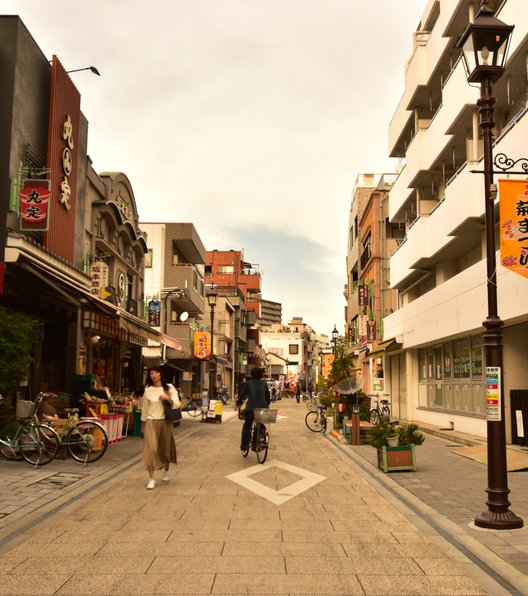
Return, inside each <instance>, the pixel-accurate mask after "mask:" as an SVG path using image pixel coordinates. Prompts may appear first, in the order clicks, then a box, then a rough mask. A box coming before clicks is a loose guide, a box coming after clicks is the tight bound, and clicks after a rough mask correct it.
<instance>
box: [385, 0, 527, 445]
mask: <svg viewBox="0 0 528 596" xmlns="http://www.w3.org/2000/svg"><path fill="white" fill-rule="evenodd" d="M496 5H497V6H498V12H497V17H498V18H500V19H501V20H502V21H504V22H505V23H508V24H512V25H515V30H514V32H513V35H512V40H511V46H510V51H509V57H508V62H507V67H506V72H505V74H504V76H503V77H502V78H501V79H500V80H498V82H496V83H495V84H494V86H493V94H494V97H495V99H496V104H495V114H494V120H495V130H494V153H495V155H497V154H499V153H504V154H505V155H506V156H508V157H510V158H512V159H514V160H516V159H519V158H520V157H523V156H525V155H526V138H528V117H526V112H527V110H526V108H527V67H526V64H527V63H526V56H527V51H528V20H527V19H526V2H525V1H523V0H505V1H503V2H497V3H496ZM478 6H479V3H478V2H470V1H469V0H441V1H431V2H429V3H428V5H427V8H426V10H425V12H424V14H423V17H422V19H421V21H420V24H419V27H418V29H417V30H416V32H415V33H414V38H413V39H414V47H413V52H412V55H411V57H410V59H409V61H408V62H407V64H406V65H405V90H404V93H403V96H402V98H401V100H400V102H399V104H398V106H397V107H396V110H395V113H394V116H393V118H392V121H391V123H390V128H389V149H390V155H391V156H392V157H396V158H399V159H400V160H401V164H402V169H401V172H400V174H399V177H398V179H397V180H396V182H395V183H394V185H393V186H392V188H391V189H390V193H389V219H390V222H391V223H392V224H394V225H399V226H401V227H402V228H403V229H404V230H405V236H404V240H403V242H402V243H401V244H400V245H399V246H398V247H397V249H396V251H395V252H394V254H393V255H392V256H391V258H390V281H391V287H392V288H393V289H397V290H398V292H399V308H398V310H396V311H395V312H393V313H390V314H388V315H387V316H386V317H385V318H384V334H383V340H384V341H395V342H396V341H397V342H398V343H401V350H400V352H399V353H396V354H394V355H390V354H389V355H387V358H386V363H385V365H386V371H385V372H386V376H387V377H388V381H389V387H390V389H391V393H392V395H393V396H397V403H396V404H394V403H393V406H394V409H395V411H396V414H398V415H400V416H402V417H403V418H409V419H415V420H418V421H421V422H423V423H430V424H433V425H435V426H440V427H444V428H449V427H454V428H455V429H457V430H460V431H462V432H468V433H471V434H474V435H479V436H482V437H484V436H486V418H485V403H486V394H485V378H484V375H485V366H486V362H485V358H484V350H483V331H484V328H483V325H482V322H483V321H484V320H485V318H486V317H487V308H488V302H487V272H486V258H485V256H486V252H485V246H486V242H485V228H484V210H485V202H484V196H485V195H484V180H483V176H482V174H481V173H474V172H473V170H476V171H477V172H478V171H479V170H480V171H482V169H483V164H482V159H483V144H482V140H481V139H480V137H479V126H478V124H479V114H478V108H477V105H476V104H477V100H478V98H479V94H480V89H479V85H469V84H468V82H467V78H466V73H465V70H464V67H463V63H462V61H461V59H460V50H459V49H457V48H456V44H457V42H458V40H459V39H460V37H461V35H462V33H463V32H464V31H465V29H466V28H467V26H468V24H469V23H470V21H472V20H473V18H474V15H475V12H476V11H477V10H478ZM500 178H501V176H495V182H499V181H500ZM502 178H505V176H502ZM500 201H501V186H500V183H499V191H498V193H497V198H496V203H495V204H496V207H497V206H498V205H499V204H500ZM497 211H498V210H497ZM496 217H497V225H496V237H497V247H498V246H499V241H498V240H499V236H500V229H499V223H498V214H497V216H496ZM496 273H497V290H498V308H499V315H500V317H501V319H502V320H503V322H504V327H503V343H504V363H503V371H504V399H505V421H506V432H507V438H508V440H511V438H512V433H511V430H512V426H513V424H512V418H513V416H514V412H512V409H511V407H510V398H511V395H512V392H514V391H526V390H528V374H527V373H526V363H525V355H524V350H525V345H526V340H525V338H526V334H527V332H528V303H527V301H526V293H527V291H528V280H527V279H526V278H525V277H522V276H520V275H517V274H515V273H513V272H511V271H509V270H508V269H507V268H505V267H503V266H502V263H501V259H500V254H498V255H497V270H496ZM525 395H527V396H528V393H526V394H525ZM527 399H528V397H527Z"/></svg>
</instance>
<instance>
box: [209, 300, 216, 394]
mask: <svg viewBox="0 0 528 596" xmlns="http://www.w3.org/2000/svg"><path fill="white" fill-rule="evenodd" d="M214 309H215V307H214V304H211V360H210V361H209V401H211V400H212V399H215V384H216V362H215V359H214V353H213V346H214Z"/></svg>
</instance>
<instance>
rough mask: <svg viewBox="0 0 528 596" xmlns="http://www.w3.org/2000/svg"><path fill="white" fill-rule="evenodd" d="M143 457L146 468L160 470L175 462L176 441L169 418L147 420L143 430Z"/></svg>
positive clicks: (142, 461)
mask: <svg viewBox="0 0 528 596" xmlns="http://www.w3.org/2000/svg"><path fill="white" fill-rule="evenodd" d="M143 440H144V445H143V458H142V460H141V463H142V464H143V467H145V468H146V469H147V470H160V469H161V468H167V467H168V465H169V464H175V463H177V459H176V443H175V442H174V436H173V434H172V422H171V421H170V420H147V421H146V422H145V428H144V431H143Z"/></svg>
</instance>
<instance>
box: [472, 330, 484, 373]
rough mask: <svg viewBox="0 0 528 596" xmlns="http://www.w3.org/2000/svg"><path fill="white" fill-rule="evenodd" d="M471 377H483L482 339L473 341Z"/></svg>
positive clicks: (475, 338)
mask: <svg viewBox="0 0 528 596" xmlns="http://www.w3.org/2000/svg"><path fill="white" fill-rule="evenodd" d="M471 375H472V376H473V377H482V338H481V337H473V338H472V339H471Z"/></svg>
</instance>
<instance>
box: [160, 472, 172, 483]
mask: <svg viewBox="0 0 528 596" xmlns="http://www.w3.org/2000/svg"><path fill="white" fill-rule="evenodd" d="M169 480H170V475H169V472H168V470H165V472H163V477H162V478H161V481H162V482H168V481H169Z"/></svg>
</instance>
